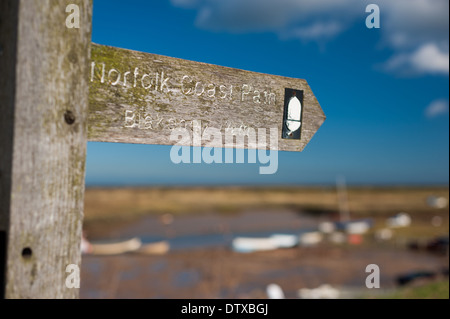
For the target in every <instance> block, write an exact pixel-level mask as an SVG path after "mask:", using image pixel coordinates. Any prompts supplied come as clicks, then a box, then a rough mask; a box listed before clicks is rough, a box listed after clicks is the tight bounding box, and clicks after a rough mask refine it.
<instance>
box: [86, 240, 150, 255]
mask: <svg viewBox="0 0 450 319" xmlns="http://www.w3.org/2000/svg"><path fill="white" fill-rule="evenodd" d="M141 246H142V242H141V240H140V239H139V238H137V237H135V238H131V239H128V240H124V241H119V242H111V243H97V244H95V243H90V249H89V252H88V253H89V254H92V255H118V254H123V253H127V252H132V251H136V250H138V249H139V248H141Z"/></svg>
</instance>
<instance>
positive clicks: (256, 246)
mask: <svg viewBox="0 0 450 319" xmlns="http://www.w3.org/2000/svg"><path fill="white" fill-rule="evenodd" d="M296 245H298V236H296V235H285V234H274V235H271V236H269V237H259V238H254V237H236V238H235V239H233V241H232V243H231V247H232V249H233V250H234V251H236V252H240V253H250V252H255V251H266V250H274V249H279V248H290V247H295V246H296Z"/></svg>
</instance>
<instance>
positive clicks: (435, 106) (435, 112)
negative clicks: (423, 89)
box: [425, 99, 448, 119]
mask: <svg viewBox="0 0 450 319" xmlns="http://www.w3.org/2000/svg"><path fill="white" fill-rule="evenodd" d="M446 114H448V101H446V100H443V99H441V100H435V101H433V102H431V103H430V105H428V106H427V108H426V109H425V116H426V117H427V118H430V119H431V118H435V117H438V116H441V115H446Z"/></svg>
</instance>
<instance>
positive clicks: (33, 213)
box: [0, 0, 92, 298]
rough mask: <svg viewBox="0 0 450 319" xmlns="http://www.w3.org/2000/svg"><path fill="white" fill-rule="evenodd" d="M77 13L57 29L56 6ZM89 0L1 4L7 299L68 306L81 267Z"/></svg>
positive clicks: (0, 132)
mask: <svg viewBox="0 0 450 319" xmlns="http://www.w3.org/2000/svg"><path fill="white" fill-rule="evenodd" d="M70 3H73V4H76V5H78V6H79V9H80V28H79V29H76V28H73V29H69V28H66V25H65V21H66V18H67V16H68V13H66V12H65V8H66V6H67V5H68V4H70ZM91 14H92V2H91V0H70V1H60V0H33V1H25V0H21V1H17V0H2V1H1V2H0V20H1V21H2V22H1V32H0V36H1V37H0V46H1V48H2V49H3V53H0V55H1V59H0V74H1V77H0V81H1V85H0V98H1V108H2V112H1V119H0V124H1V125H0V145H1V152H0V179H1V183H0V200H1V213H0V227H1V229H0V230H2V231H4V232H6V234H7V261H6V266H7V267H6V276H5V279H6V289H5V296H6V297H7V298H76V297H78V294H79V291H78V289H70V288H67V287H66V285H65V281H66V277H67V276H68V275H69V274H68V273H66V266H67V265H68V264H77V265H79V264H80V260H81V257H80V241H81V231H82V229H81V227H82V218H83V199H84V174H85V158H86V141H87V137H86V117H87V116H86V114H87V106H88V74H89V61H90V42H91Z"/></svg>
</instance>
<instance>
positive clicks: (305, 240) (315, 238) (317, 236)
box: [299, 232, 323, 246]
mask: <svg viewBox="0 0 450 319" xmlns="http://www.w3.org/2000/svg"><path fill="white" fill-rule="evenodd" d="M322 239H323V235H322V233H320V232H309V233H304V234H301V235H300V236H299V244H300V245H301V246H314V245H317V244H318V243H320V242H321V241H322Z"/></svg>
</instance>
